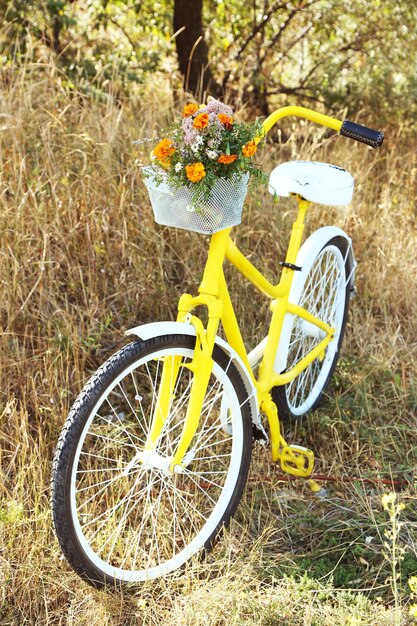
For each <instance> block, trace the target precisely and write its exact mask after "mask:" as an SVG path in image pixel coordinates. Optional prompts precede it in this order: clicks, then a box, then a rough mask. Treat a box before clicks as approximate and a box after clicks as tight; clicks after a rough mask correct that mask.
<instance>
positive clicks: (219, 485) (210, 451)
mask: <svg viewBox="0 0 417 626" xmlns="http://www.w3.org/2000/svg"><path fill="white" fill-rule="evenodd" d="M194 344H195V338H194V337H190V336H185V335H180V336H178V335H177V336H164V337H158V338H156V339H152V340H149V341H146V342H140V341H135V342H134V343H131V344H130V345H128V346H126V347H125V348H123V349H122V350H120V351H119V352H118V353H116V354H115V355H114V356H113V357H112V358H110V359H109V360H108V361H107V362H106V363H105V364H104V365H103V366H102V367H101V368H100V369H99V370H98V371H97V373H96V374H95V375H94V376H93V377H92V379H91V380H90V382H89V383H88V384H87V385H86V387H85V389H84V390H83V391H82V393H81V394H80V396H79V398H78V399H77V400H76V402H75V404H74V406H73V408H72V410H71V412H70V414H69V416H68V418H67V421H66V423H65V426H64V429H63V431H62V434H61V437H60V439H59V442H58V447H57V453H56V457H55V460H54V468H53V478H52V509H53V518H54V525H55V529H56V533H57V536H58V540H59V542H60V544H61V547H62V550H63V552H64V554H65V556H66V558H67V559H68V561H69V563H70V564H71V566H72V567H73V568H74V569H75V570H76V571H77V572H78V573H79V574H80V575H81V576H83V577H84V578H86V579H87V580H88V581H90V582H92V583H93V584H95V585H96V586H100V585H103V584H111V585H114V584H121V583H136V582H141V581H145V580H150V579H154V578H158V577H161V576H165V575H167V574H169V573H171V572H174V571H176V570H178V569H179V568H181V567H182V566H184V564H185V563H186V562H187V561H188V560H189V559H190V558H191V557H193V555H195V554H197V553H199V552H201V551H204V550H207V549H210V548H211V546H212V545H213V543H214V541H215V539H216V536H217V535H218V533H219V531H220V529H221V528H222V526H224V525H225V524H227V522H228V520H229V519H230V517H231V516H232V515H233V513H234V511H235V510H236V507H237V505H238V502H239V500H240V497H241V495H242V491H243V488H244V485H245V482H246V478H247V474H248V469H249V463H250V458H251V446H252V420H251V409H250V403H249V402H248V401H247V400H248V396H247V392H246V388H245V385H244V383H243V381H242V379H241V377H240V374H239V373H238V371H237V370H236V368H235V366H234V365H233V363H232V362H231V360H230V358H229V357H228V356H227V355H226V354H225V353H224V352H223V351H222V350H220V349H219V348H217V347H216V348H215V350H214V353H213V359H214V366H213V370H212V374H211V378H210V381H209V384H208V387H207V391H206V396H205V399H204V402H203V408H202V412H201V417H200V423H199V427H198V430H197V432H196V435H195V436H194V439H193V441H192V443H191V445H190V447H189V449H188V452H187V454H186V457H185V458H184V463H185V465H186V467H185V469H184V470H183V471H182V472H181V473H178V474H177V473H174V474H172V473H171V472H170V471H169V465H170V460H171V459H172V456H173V454H174V452H175V449H176V445H177V444H178V441H179V438H180V435H181V432H182V427H183V424H184V418H185V413H186V409H187V404H188V399H189V395H190V388H191V384H192V379H193V374H192V372H191V371H190V370H189V369H188V368H187V367H184V365H186V364H187V363H190V362H191V360H192V357H193V348H194ZM178 357H180V358H181V363H182V365H181V366H180V369H179V374H178V377H177V379H176V382H175V388H174V394H173V398H172V400H171V402H170V406H169V411H168V416H167V419H166V421H165V424H164V427H163V430H162V433H161V435H160V437H159V439H158V442H157V446H156V449H155V450H153V451H152V452H150V453H148V452H145V451H144V445H145V441H146V438H147V436H148V434H149V430H150V425H151V422H152V415H153V409H154V407H155V402H156V398H157V395H158V389H159V385H160V381H161V374H162V369H163V366H164V363H166V362H167V361H169V360H170V359H177V360H178Z"/></svg>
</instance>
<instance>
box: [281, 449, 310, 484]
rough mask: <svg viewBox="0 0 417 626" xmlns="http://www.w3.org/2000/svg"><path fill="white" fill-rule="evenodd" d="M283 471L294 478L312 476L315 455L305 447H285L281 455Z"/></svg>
mask: <svg viewBox="0 0 417 626" xmlns="http://www.w3.org/2000/svg"><path fill="white" fill-rule="evenodd" d="M280 463H281V469H282V471H283V472H286V473H287V474H291V475H292V476H303V477H304V476H310V474H311V472H312V471H313V466H314V453H313V452H312V451H311V450H309V449H308V448H304V447H303V446H285V447H284V448H282V451H281V455H280Z"/></svg>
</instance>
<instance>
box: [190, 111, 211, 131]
mask: <svg viewBox="0 0 417 626" xmlns="http://www.w3.org/2000/svg"><path fill="white" fill-rule="evenodd" d="M208 119H209V118H208V113H200V114H199V115H197V117H196V118H195V120H194V122H193V126H194V128H198V130H202V129H203V128H205V127H206V126H207V124H208Z"/></svg>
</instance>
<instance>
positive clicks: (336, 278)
mask: <svg viewBox="0 0 417 626" xmlns="http://www.w3.org/2000/svg"><path fill="white" fill-rule="evenodd" d="M345 302H346V271H345V259H344V257H343V255H342V253H341V251H340V250H339V248H338V247H337V246H334V245H331V246H326V247H325V248H324V249H323V250H322V251H321V252H320V254H319V255H318V256H317V257H316V259H315V260H314V263H313V265H312V266H311V268H310V271H309V273H308V275H307V277H306V280H305V283H304V287H303V290H302V293H301V297H300V299H299V302H298V304H299V306H301V307H303V308H304V309H306V310H307V311H309V312H310V313H312V314H313V315H315V316H316V317H318V318H320V319H321V320H323V321H324V322H326V324H329V325H330V326H332V327H334V328H335V329H336V332H335V334H334V338H333V339H332V341H331V342H330V343H329V345H328V346H327V348H326V351H325V356H324V359H323V360H322V361H321V360H319V359H315V360H314V361H313V362H312V363H311V364H310V365H309V366H308V367H307V368H306V369H305V370H303V372H301V374H300V375H299V376H297V377H296V378H295V379H294V380H293V381H291V382H290V383H289V384H288V385H286V387H285V392H286V396H287V402H288V406H289V408H290V410H291V412H292V413H293V414H294V415H303V414H304V413H306V412H307V411H309V410H310V409H311V407H312V406H313V405H314V403H315V402H316V400H317V398H318V397H319V395H320V393H321V391H322V389H323V387H324V386H325V384H326V381H327V378H328V376H329V373H330V371H331V368H332V365H333V362H334V359H335V357H336V355H337V350H338V344H339V340H340V332H341V327H342V324H343V318H344V312H345ZM323 337H324V333H321V332H320V331H319V330H318V329H317V327H314V326H313V325H311V324H308V323H307V322H305V321H304V320H302V319H301V318H299V317H296V318H295V319H294V322H293V325H292V330H291V335H290V341H289V347H288V358H287V370H289V369H291V368H292V367H294V366H295V365H296V363H298V362H299V361H300V360H301V359H302V358H303V357H304V356H305V355H306V354H307V353H308V352H310V351H311V350H312V349H313V348H314V347H315V346H317V345H318V344H319V343H320V341H321V340H322V339H323Z"/></svg>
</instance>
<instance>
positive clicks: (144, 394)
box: [52, 107, 383, 586]
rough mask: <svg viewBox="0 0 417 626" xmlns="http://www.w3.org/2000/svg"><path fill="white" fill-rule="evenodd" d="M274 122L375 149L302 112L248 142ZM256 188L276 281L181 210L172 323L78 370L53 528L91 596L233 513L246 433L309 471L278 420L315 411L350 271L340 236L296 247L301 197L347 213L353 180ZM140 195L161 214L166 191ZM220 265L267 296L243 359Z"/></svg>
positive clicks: (317, 167)
mask: <svg viewBox="0 0 417 626" xmlns="http://www.w3.org/2000/svg"><path fill="white" fill-rule="evenodd" d="M286 115H295V116H299V117H302V118H306V119H308V120H311V121H313V122H316V123H319V124H322V125H324V126H327V127H329V128H331V129H333V130H335V131H338V132H340V134H341V135H345V136H348V137H350V138H352V139H356V140H358V141H361V142H363V143H366V144H368V145H371V146H373V147H378V146H380V145H381V144H382V141H383V134H382V133H381V132H379V131H375V130H372V129H369V128H366V127H364V126H359V125H358V124H354V123H353V122H350V121H348V120H345V121H344V122H340V121H338V120H336V119H334V118H331V117H328V116H326V115H322V114H320V113H317V112H314V111H311V110H309V109H305V108H302V107H285V108H283V109H279V110H277V111H275V113H273V114H272V115H271V116H270V117H268V118H267V119H266V120H265V122H264V124H263V129H264V133H267V132H268V131H269V130H270V129H271V127H272V126H273V125H274V124H275V123H277V122H278V121H279V120H280V119H281V118H283V117H284V116H286ZM269 186H270V191H271V192H272V193H274V194H275V195H280V196H288V195H294V196H295V197H296V198H297V201H298V215H297V219H296V220H295V222H294V224H293V227H292V232H291V237H290V241H289V246H288V250H287V254H286V258H285V261H284V262H282V263H281V266H282V273H281V278H280V281H279V283H278V284H276V285H274V284H272V283H270V282H269V281H268V280H267V279H266V278H265V277H264V276H263V275H262V274H261V273H260V272H259V271H258V270H257V269H256V268H255V267H254V266H253V265H252V263H251V262H250V261H249V260H248V259H247V258H246V257H245V256H244V255H243V254H242V253H241V252H240V251H239V249H238V248H237V246H236V245H235V244H234V243H233V241H232V239H231V238H230V231H231V223H230V221H229V222H228V223H227V224H228V225H227V227H226V226H225V223H226V222H225V221H224V220H223V221H222V220H220V221H218V220H217V221H216V220H215V221H214V222H213V215H212V214H210V215H208V216H207V220H208V221H207V223H206V224H205V225H204V224H202V223H201V216H200V215H197V216H196V215H195V214H190V216H189V219H190V224H191V221H192V220H193V219H194V220H196V219H197V218H198V219H197V221H198V224H197V225H194V227H193V229H194V230H197V231H200V232H201V231H203V232H207V230H208V231H210V230H211V231H212V232H213V233H214V234H213V235H212V237H211V241H210V246H209V251H208V257H207V262H206V266H205V270H204V274H203V278H202V281H201V284H200V287H199V290H198V294H197V295H195V296H192V295H190V294H184V295H183V296H182V297H181V299H180V301H179V305H178V318H177V321H175V322H156V323H151V324H146V325H143V326H138V327H136V328H133V329H131V330H129V331H128V332H127V334H128V335H130V336H136V339H135V340H134V341H133V342H132V343H130V344H128V345H127V346H125V347H124V348H122V349H121V350H120V351H119V352H117V353H116V354H115V355H113V356H112V357H111V358H110V359H109V360H108V361H106V363H104V364H103V365H102V366H101V367H100V369H99V370H98V371H97V372H96V373H95V374H94V375H93V377H92V378H91V379H90V381H89V382H88V383H87V385H86V386H85V388H84V389H83V391H82V392H81V394H80V395H79V397H78V398H77V400H76V401H75V403H74V405H73V407H72V409H71V412H70V414H69V416H68V418H67V421H66V422H65V425H64V428H63V431H62V433H61V437H60V439H59V442H58V446H57V452H56V456H55V460H54V466H53V477H52V510H53V518H54V526H55V530H56V533H57V536H58V539H59V542H60V544H61V547H62V550H63V552H64V554H65V556H66V558H67V559H68V561H69V563H70V564H71V566H72V567H73V568H74V569H75V570H76V571H77V572H78V573H79V574H80V575H81V576H82V577H84V578H85V579H87V580H88V581H89V582H91V583H93V584H95V585H97V586H100V585H104V584H109V585H115V584H116V585H121V584H125V583H137V582H141V581H146V580H150V579H155V578H159V577H162V576H166V575H168V574H170V573H172V572H175V571H177V570H180V569H181V568H182V567H183V566H184V565H185V564H186V563H187V562H188V561H189V560H190V559H191V558H192V557H194V556H195V555H197V554H201V553H204V552H205V551H207V550H209V549H210V548H211V547H212V545H213V543H214V541H215V540H216V538H217V536H218V535H219V532H220V530H221V529H222V527H223V526H225V525H226V524H227V523H228V521H229V520H230V517H231V516H232V515H233V514H234V512H235V510H236V507H237V505H238V503H239V500H240V498H241V495H242V492H243V489H244V486H245V482H246V479H247V475H248V470H249V464H250V460H251V452H252V442H253V439H254V438H255V439H261V440H264V441H268V440H269V439H270V442H271V448H272V460H273V461H279V462H280V464H281V467H282V469H283V470H284V471H286V472H289V473H290V474H293V475H296V476H309V475H310V474H311V472H312V469H313V460H314V456H313V453H312V452H311V451H310V450H307V449H306V448H304V447H302V446H297V445H289V444H288V443H287V442H286V441H285V439H284V437H283V434H282V432H281V427H280V421H279V416H281V417H283V416H284V417H285V416H288V415H293V416H301V415H304V414H305V413H306V412H308V411H311V410H313V409H314V408H315V407H316V406H317V405H318V403H319V401H320V398H321V396H322V394H323V391H324V390H325V389H326V387H327V385H328V383H329V380H330V378H331V375H332V373H333V370H334V368H335V366H336V362H337V359H338V355H339V349H340V345H341V341H342V338H343V332H344V328H345V324H346V318H347V313H348V305H349V299H350V297H351V295H352V293H353V291H354V282H355V267H356V262H355V258H354V254H353V250H352V243H351V240H350V238H349V237H348V236H347V234H346V233H345V232H343V230H341V229H340V228H336V227H334V226H326V227H324V228H320V229H319V230H317V231H316V232H314V233H313V234H312V235H311V236H310V237H309V238H308V239H307V240H306V241H305V242H304V244H303V245H301V243H302V237H303V230H304V219H305V215H306V211H307V209H308V207H309V205H310V203H311V202H318V203H321V204H331V205H345V204H348V203H349V202H350V200H351V198H352V193H353V179H352V177H351V175H350V174H349V173H348V172H346V171H345V170H343V169H342V168H339V167H336V166H333V165H329V164H325V163H316V162H307V161H295V162H289V163H283V164H281V165H279V166H278V167H276V168H275V169H274V170H273V172H272V173H271V175H270V180H269ZM149 188H150V193H151V199H152V202H153V203H154V202H156V201H163V202H165V204H164V207H165V209H164V210H166V211H169V202H174V199H173V198H170V197H169V193H168V192H169V190H168V191H167V190H166V189H165V190H164V189H162V190H161V187H160V186H159V187H158V186H156V187H152V184H151V183H150V184H149ZM221 195H222V192H220V196H221ZM171 196H172V194H171ZM166 201H167V202H168V204H166ZM225 202H226V200H225ZM230 211H231V212H232V213H233V207H232V208H231V209H230ZM225 213H227V211H226V212H225ZM181 219H182V220H187V214H186V213H184V215H183V216H182V217H181ZM216 219H217V218H216ZM199 220H200V221H199ZM233 220H234V221H235V223H238V222H239V221H240V218H239V216H237V217H236V216H235V217H233V219H232V222H233ZM165 223H169V221H168V222H165ZM179 225H180V224H179ZM181 226H182V227H187V224H186V223H184V222H182V224H181ZM214 231H216V232H214ZM225 259H227V260H228V261H229V262H231V263H232V264H233V265H234V266H235V267H236V268H237V270H238V271H239V272H240V273H241V274H242V275H243V276H244V277H245V278H247V279H248V280H249V281H250V282H251V283H253V284H254V285H255V287H256V288H257V289H259V290H260V291H261V292H262V293H263V294H265V295H266V296H267V297H268V298H270V299H271V311H272V315H271V323H270V327H269V331H268V334H267V336H266V337H265V339H264V340H263V341H261V343H260V344H259V345H258V346H257V347H256V348H255V349H254V350H252V351H251V352H250V353H249V354H247V352H246V349H245V346H244V342H243V339H242V335H241V333H240V330H239V325H238V322H237V319H236V315H235V312H234V309H233V305H232V302H231V299H230V296H229V292H228V288H227V285H226V280H225V276H224V273H223V265H224V261H225ZM199 307H204V308H205V309H206V311H207V320H208V321H207V324H206V326H204V324H203V322H202V321H201V318H200V317H198V316H197V315H196V309H198V308H199ZM220 323H221V324H222V327H223V331H224V334H225V336H226V338H227V341H225V340H224V339H222V338H220V337H219V335H218V330H219V325H220ZM261 415H265V416H266V418H267V421H268V428H267V429H265V428H264V426H263V423H262V421H261ZM267 431H268V432H267Z"/></svg>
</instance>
